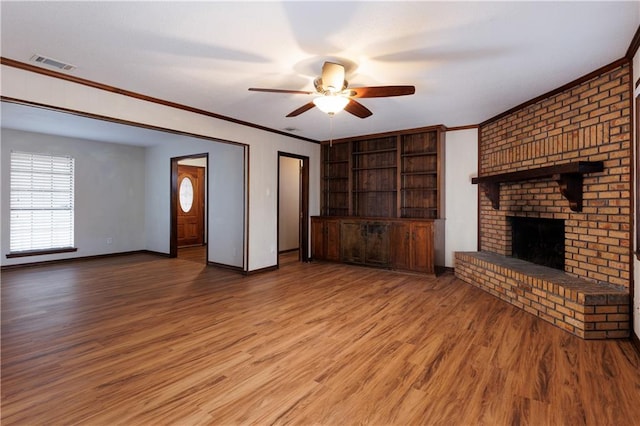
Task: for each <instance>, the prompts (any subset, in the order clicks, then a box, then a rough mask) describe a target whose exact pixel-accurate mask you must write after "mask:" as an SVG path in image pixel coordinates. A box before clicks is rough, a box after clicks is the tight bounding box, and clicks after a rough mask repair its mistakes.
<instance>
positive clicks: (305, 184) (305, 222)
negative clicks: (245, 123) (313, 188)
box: [276, 151, 309, 267]
mask: <svg viewBox="0 0 640 426" xmlns="http://www.w3.org/2000/svg"><path fill="white" fill-rule="evenodd" d="M282 157H287V158H294V159H296V160H302V169H301V170H300V209H299V222H298V224H299V228H300V232H299V234H298V246H299V247H300V249H299V253H300V254H299V260H300V261H301V262H308V261H309V157H307V156H304V155H298V154H291V153H288V152H283V151H278V197H277V200H276V203H277V209H278V210H277V219H276V220H277V227H276V235H277V238H276V252H278V250H279V247H280V159H281V158H282ZM276 265H277V266H278V267H280V256H279V255H278V256H277V262H276Z"/></svg>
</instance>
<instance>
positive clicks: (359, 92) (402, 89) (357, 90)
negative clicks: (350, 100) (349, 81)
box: [349, 86, 416, 98]
mask: <svg viewBox="0 0 640 426" xmlns="http://www.w3.org/2000/svg"><path fill="white" fill-rule="evenodd" d="M349 92H350V93H349V96H352V97H354V98H386V97H389V96H405V95H413V94H414V93H416V88H415V86H374V87H351V88H349Z"/></svg>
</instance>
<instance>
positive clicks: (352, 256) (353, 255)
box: [340, 221, 366, 263]
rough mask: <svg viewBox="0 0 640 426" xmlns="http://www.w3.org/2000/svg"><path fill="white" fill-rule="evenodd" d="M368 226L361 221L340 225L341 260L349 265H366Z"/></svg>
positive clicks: (344, 222) (346, 222) (345, 222)
mask: <svg viewBox="0 0 640 426" xmlns="http://www.w3.org/2000/svg"><path fill="white" fill-rule="evenodd" d="M365 233H366V226H363V225H361V223H360V222H359V221H353V222H351V221H343V222H342V224H341V225H340V237H341V238H340V239H341V242H342V243H341V244H340V260H342V261H343V262H347V263H364V261H365V255H364V249H365Z"/></svg>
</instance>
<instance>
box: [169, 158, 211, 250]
mask: <svg viewBox="0 0 640 426" xmlns="http://www.w3.org/2000/svg"><path fill="white" fill-rule="evenodd" d="M208 159H209V157H208V154H196V155H190V156H184V157H175V158H172V159H171V233H170V238H171V242H170V257H180V258H182V259H185V260H189V261H194V262H197V263H207V261H208V255H207V217H208V214H207V212H208V210H209V208H208V196H207V193H208V191H207V181H208V179H207V176H208Z"/></svg>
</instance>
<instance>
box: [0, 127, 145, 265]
mask: <svg viewBox="0 0 640 426" xmlns="http://www.w3.org/2000/svg"><path fill="white" fill-rule="evenodd" d="M1 141H2V142H1V144H0V151H1V159H2V160H1V161H2V167H1V170H2V183H1V187H2V202H1V203H0V205H1V207H0V208H1V217H2V219H1V222H2V225H1V226H2V253H1V255H2V258H1V262H0V263H1V264H2V265H15V264H20V263H28V262H34V261H38V262H39V261H46V260H54V259H67V258H73V257H81V256H93V255H99V254H106V253H119V252H127V251H134V250H142V249H144V248H145V227H144V216H145V205H144V192H145V152H144V148H141V147H133V146H126V145H118V144H112V143H104V142H94V141H88V140H83V139H74V138H66V137H62V136H52V135H44V134H40V133H31V132H23V131H20V130H11V129H2V139H1ZM11 151H23V152H36V153H45V154H53V155H56V154H59V155H71V156H72V157H74V158H75V221H74V225H75V241H74V242H75V246H76V247H77V248H78V251H77V252H72V253H60V254H55V255H45V256H37V257H20V258H14V259H7V258H6V256H5V255H6V254H7V253H9V217H10V213H9V208H10V201H9V193H10V179H9V177H10V168H9V164H10V160H11V158H10V157H11V156H10V153H11ZM107 238H111V239H112V243H111V244H107Z"/></svg>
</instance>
